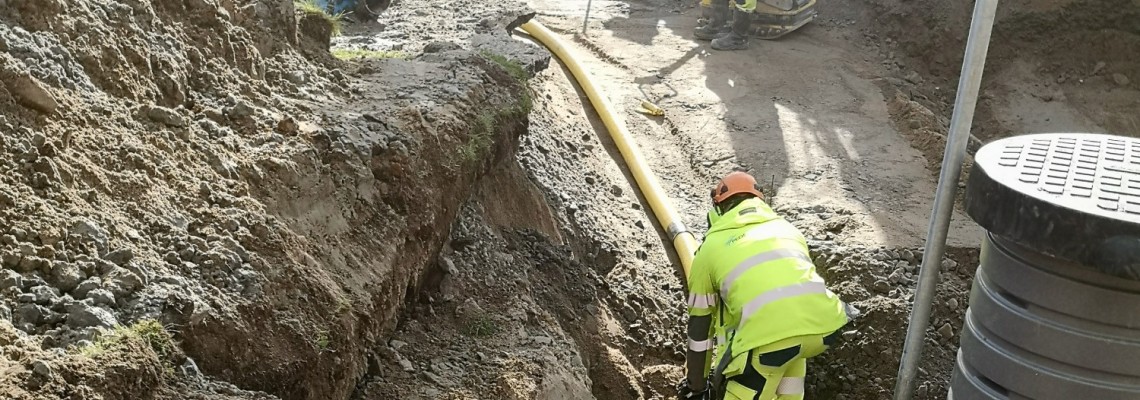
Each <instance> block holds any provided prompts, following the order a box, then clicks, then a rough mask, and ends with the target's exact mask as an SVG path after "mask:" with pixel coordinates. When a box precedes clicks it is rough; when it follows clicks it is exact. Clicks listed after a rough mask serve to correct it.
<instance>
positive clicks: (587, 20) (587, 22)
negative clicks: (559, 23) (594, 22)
mask: <svg viewBox="0 0 1140 400" xmlns="http://www.w3.org/2000/svg"><path fill="white" fill-rule="evenodd" d="M593 3H594V0H586V18H585V19H583V20H582V36H586V28H588V27H589V26H590V5H591V4H593Z"/></svg>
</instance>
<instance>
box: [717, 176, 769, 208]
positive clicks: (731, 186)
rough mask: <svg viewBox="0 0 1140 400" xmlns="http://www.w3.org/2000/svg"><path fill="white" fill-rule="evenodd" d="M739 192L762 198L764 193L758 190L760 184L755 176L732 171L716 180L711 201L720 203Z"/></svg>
mask: <svg viewBox="0 0 1140 400" xmlns="http://www.w3.org/2000/svg"><path fill="white" fill-rule="evenodd" d="M741 193H748V194H751V195H753V196H756V197H758V198H761V199H762V198H764V194H763V193H761V192H760V184H758V183H756V178H753V177H752V175H749V174H748V173H747V172H740V171H734V172H731V173H729V174H728V175H725V176H724V178H721V179H720V182H717V184H716V187H714V188H713V190H712V201H713V204H720V203H721V202H722V201H725V200H728V198H729V197H732V195H735V194H741Z"/></svg>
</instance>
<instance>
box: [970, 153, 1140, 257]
mask: <svg viewBox="0 0 1140 400" xmlns="http://www.w3.org/2000/svg"><path fill="white" fill-rule="evenodd" d="M966 212H967V214H969V215H970V217H971V218H973V219H974V221H975V222H977V223H978V224H979V225H981V226H982V227H983V228H985V229H986V230H988V231H990V232H992V233H994V234H996V235H998V236H1002V237H1005V238H1007V239H1009V240H1012V241H1014V242H1017V243H1020V244H1022V245H1024V246H1026V247H1029V248H1031V249H1034V250H1037V251H1040V252H1043V253H1045V254H1047V255H1050V256H1054V257H1059V258H1065V259H1069V260H1073V261H1077V262H1080V263H1082V264H1087V265H1093V266H1097V267H1098V268H1100V269H1102V270H1104V271H1105V272H1109V273H1111V274H1113V275H1117V276H1125V277H1129V278H1133V279H1140V140H1137V139H1133V138H1126V137H1119V136H1111V135H1103V134H1087V133H1072V134H1070V133H1056V134H1034V135H1024V136H1015V137H1011V138H1006V139H1002V140H998V141H995V142H992V143H989V144H987V145H985V146H983V147H982V148H981V149H980V150H979V151H978V153H977V154H976V155H975V157H974V166H973V169H972V170H971V172H970V180H969V182H968V183H967V186H966Z"/></svg>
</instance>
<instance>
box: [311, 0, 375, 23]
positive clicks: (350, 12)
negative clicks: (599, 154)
mask: <svg viewBox="0 0 1140 400" xmlns="http://www.w3.org/2000/svg"><path fill="white" fill-rule="evenodd" d="M314 1H315V2H316V4H317V5H318V6H320V7H321V8H324V9H325V10H326V11H329V12H330V13H331V14H333V15H338V14H339V15H345V16H347V17H349V18H352V19H354V20H357V21H360V22H363V21H367V20H370V19H375V18H376V17H378V16H380V14H381V13H383V12H384V10H387V9H388V6H390V5H391V4H392V0H314Z"/></svg>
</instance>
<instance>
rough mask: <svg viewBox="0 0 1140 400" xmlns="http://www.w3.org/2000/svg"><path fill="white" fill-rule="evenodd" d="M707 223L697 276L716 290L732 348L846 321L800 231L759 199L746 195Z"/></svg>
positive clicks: (812, 331) (820, 330) (823, 329)
mask: <svg viewBox="0 0 1140 400" xmlns="http://www.w3.org/2000/svg"><path fill="white" fill-rule="evenodd" d="M710 219H711V218H710ZM710 222H711V226H710V228H709V232H708V234H707V235H706V237H705V240H704V243H703V244H702V245H701V248H700V250H699V251H698V252H697V255H696V258H695V259H694V264H693V274H694V276H693V277H692V279H707V280H708V282H709V284H711V286H712V287H711V288H710V289H712V292H713V293H717V294H718V295H719V298H720V299H721V306H722V308H721V309H720V310H719V311H720V312H719V313H718V314H719V315H717V317H718V319H720V320H721V321H723V323H724V325H725V326H727V327H728V330H729V331H730V333H729V335H730V336H731V337H733V340H732V349H733V353H736V354H739V353H741V352H746V351H748V350H749V349H753V348H758V347H760V346H764V345H767V344H770V343H773V342H776V341H779V340H783V339H787V338H791V337H796V336H804V335H817V334H825V333H830V332H833V331H835V330H837V329H839V328H841V327H842V326H843V325H844V324H845V323H846V322H847V315H846V313H845V312H844V307H843V304H842V302H841V301H840V300H839V298H838V297H836V296H835V294H834V293H831V292H830V291H829V290H827V287H826V285H825V284H824V281H823V278H821V277H820V276H819V275H818V274H816V272H815V266H814V264H813V263H812V261H811V256H810V255H809V253H808V248H807V243H806V240H805V239H804V237H803V234H801V233H800V232H799V230H798V229H796V228H795V227H794V226H792V224H790V223H788V222H787V221H786V220H784V219H783V218H781V217H779V216H778V215H776V213H775V212H774V211H772V209H771V208H770V207H769V206H768V205H767V204H765V203H764V202H763V201H762V200H760V199H755V198H753V199H748V200H745V201H743V202H741V203H740V204H739V205H737V206H736V207H733V209H732V210H729V211H728V212H727V213H725V215H723V216H721V217H719V218H717V219H716V220H715V221H710ZM697 274H708V275H707V277H705V276H698V275H697ZM702 286H703V285H702ZM741 320H743V324H742V325H741V324H740V321H741ZM732 328H736V329H735V334H733V333H731V332H732V330H733V329H732Z"/></svg>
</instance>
